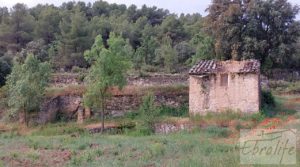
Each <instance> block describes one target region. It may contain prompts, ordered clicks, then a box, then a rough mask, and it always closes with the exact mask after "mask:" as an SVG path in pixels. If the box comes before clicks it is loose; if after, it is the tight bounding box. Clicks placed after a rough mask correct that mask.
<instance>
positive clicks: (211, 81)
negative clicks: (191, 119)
mask: <svg viewBox="0 0 300 167" xmlns="http://www.w3.org/2000/svg"><path fill="white" fill-rule="evenodd" d="M228 109H231V110H234V111H241V112H247V113H254V112H258V111H259V109H260V63H259V62H258V61H257V60H247V61H217V60H202V61H200V62H199V63H198V64H196V65H195V66H193V67H192V69H191V70H190V71H189V112H190V115H197V114H200V115H205V114H206V113H207V112H222V111H226V110H228Z"/></svg>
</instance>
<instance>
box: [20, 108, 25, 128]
mask: <svg viewBox="0 0 300 167" xmlns="http://www.w3.org/2000/svg"><path fill="white" fill-rule="evenodd" d="M19 123H20V124H21V125H24V124H25V123H26V116H25V111H22V112H20V113H19Z"/></svg>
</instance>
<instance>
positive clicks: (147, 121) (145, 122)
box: [136, 94, 159, 135]
mask: <svg viewBox="0 0 300 167" xmlns="http://www.w3.org/2000/svg"><path fill="white" fill-rule="evenodd" d="M139 114H140V121H139V122H138V123H137V126H136V130H137V132H139V134H140V135H150V134H152V133H154V130H155V129H154V128H155V127H154V124H155V122H156V118H157V117H158V115H159V110H158V109H157V107H156V106H155V104H154V95H153V94H149V95H146V96H145V97H143V103H142V105H141V106H140V108H139Z"/></svg>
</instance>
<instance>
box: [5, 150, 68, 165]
mask: <svg viewBox="0 0 300 167" xmlns="http://www.w3.org/2000/svg"><path fill="white" fill-rule="evenodd" d="M71 156H72V154H71V152H70V151H68V150H46V149H38V150H33V149H31V148H29V147H27V146H21V147H18V148H11V149H10V150H9V151H8V155H7V156H4V157H1V158H0V160H1V161H2V163H3V165H4V166H14V167H40V166H64V165H65V164H66V162H67V161H68V160H70V159H71Z"/></svg>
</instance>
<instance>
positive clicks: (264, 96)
mask: <svg viewBox="0 0 300 167" xmlns="http://www.w3.org/2000/svg"><path fill="white" fill-rule="evenodd" d="M261 105H262V108H274V107H275V105H276V104H275V98H274V96H273V95H272V92H271V91H264V90H263V91H262V92H261Z"/></svg>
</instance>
